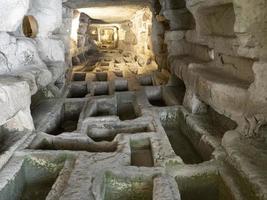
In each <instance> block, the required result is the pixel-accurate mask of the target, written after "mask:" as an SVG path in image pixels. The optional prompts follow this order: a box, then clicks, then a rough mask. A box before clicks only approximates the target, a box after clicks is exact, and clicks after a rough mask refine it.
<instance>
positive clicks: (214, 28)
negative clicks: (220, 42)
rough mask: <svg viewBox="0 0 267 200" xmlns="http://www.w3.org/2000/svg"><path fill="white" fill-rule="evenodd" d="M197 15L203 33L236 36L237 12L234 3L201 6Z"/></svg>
mask: <svg viewBox="0 0 267 200" xmlns="http://www.w3.org/2000/svg"><path fill="white" fill-rule="evenodd" d="M197 16H198V22H199V24H198V26H199V28H200V32H201V34H203V35H210V36H223V37H235V32H234V24H235V12H234V7H233V4H232V3H227V4H223V5H218V6H212V7H203V8H200V9H199V11H198V15H197Z"/></svg>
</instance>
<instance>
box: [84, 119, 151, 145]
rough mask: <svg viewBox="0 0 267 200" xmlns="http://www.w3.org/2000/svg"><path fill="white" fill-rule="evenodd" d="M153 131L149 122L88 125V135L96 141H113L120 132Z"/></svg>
mask: <svg viewBox="0 0 267 200" xmlns="http://www.w3.org/2000/svg"><path fill="white" fill-rule="evenodd" d="M151 131H153V130H152V129H151V128H150V127H149V125H147V124H138V125H136V124H133V125H130V124H114V123H111V124H104V125H103V126H101V127H98V126H88V131H87V135H88V136H89V137H90V138H92V139H93V140H94V141H95V142H101V141H113V140H114V138H115V137H116V136H117V135H118V134H125V133H126V134H136V133H145V132H151Z"/></svg>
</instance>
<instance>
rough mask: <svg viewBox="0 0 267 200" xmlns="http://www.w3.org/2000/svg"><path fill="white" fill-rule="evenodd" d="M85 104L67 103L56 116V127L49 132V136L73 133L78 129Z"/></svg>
mask: <svg viewBox="0 0 267 200" xmlns="http://www.w3.org/2000/svg"><path fill="white" fill-rule="evenodd" d="M83 105H84V102H81V101H77V102H65V103H64V105H63V106H62V108H61V110H60V111H59V112H58V114H57V115H56V116H55V117H56V119H55V123H53V124H54V126H52V127H50V128H49V129H48V130H47V133H48V134H51V135H59V134H61V133H64V132H73V131H75V130H76V129H77V125H78V121H79V116H80V113H81V111H82V108H83Z"/></svg>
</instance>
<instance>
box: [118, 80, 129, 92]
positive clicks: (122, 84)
mask: <svg viewBox="0 0 267 200" xmlns="http://www.w3.org/2000/svg"><path fill="white" fill-rule="evenodd" d="M115 91H116V92H125V91H128V80H126V79H116V80H115Z"/></svg>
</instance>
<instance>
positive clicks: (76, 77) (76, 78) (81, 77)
mask: <svg viewBox="0 0 267 200" xmlns="http://www.w3.org/2000/svg"><path fill="white" fill-rule="evenodd" d="M85 80H86V73H83V72H79V73H77V72H75V73H73V75H72V81H85Z"/></svg>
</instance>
